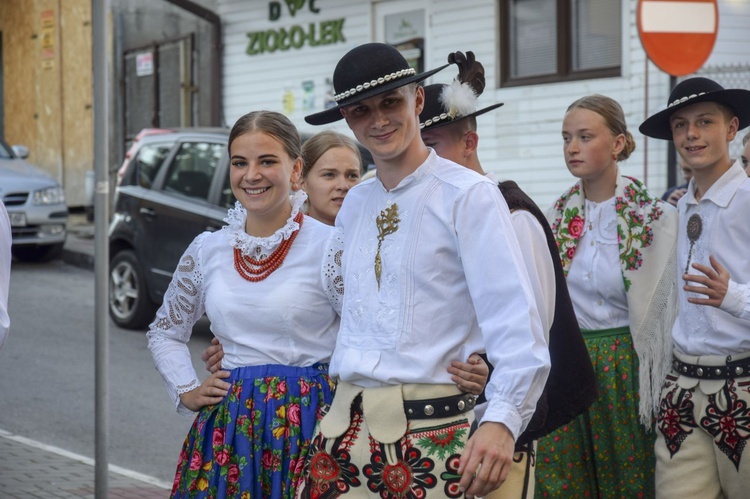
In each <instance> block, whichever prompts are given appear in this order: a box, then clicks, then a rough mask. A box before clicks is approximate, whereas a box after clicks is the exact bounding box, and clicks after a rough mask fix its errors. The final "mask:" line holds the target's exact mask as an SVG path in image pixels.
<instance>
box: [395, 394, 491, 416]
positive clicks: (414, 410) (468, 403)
mask: <svg viewBox="0 0 750 499" xmlns="http://www.w3.org/2000/svg"><path fill="white" fill-rule="evenodd" d="M476 401H477V398H476V396H475V395H472V394H470V393H463V394H461V395H453V396H451V397H441V398H436V399H421V400H404V412H405V413H406V418H407V419H435V418H450V417H453V416H458V415H459V414H463V413H465V412H468V411H470V410H472V409H473V408H474V406H475V405H476Z"/></svg>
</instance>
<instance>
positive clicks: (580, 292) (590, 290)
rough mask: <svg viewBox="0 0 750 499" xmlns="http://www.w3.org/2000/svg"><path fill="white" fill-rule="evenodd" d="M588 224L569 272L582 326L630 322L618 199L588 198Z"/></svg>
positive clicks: (572, 295) (595, 328) (603, 327)
mask: <svg viewBox="0 0 750 499" xmlns="http://www.w3.org/2000/svg"><path fill="white" fill-rule="evenodd" d="M585 210H586V211H585V216H584V218H585V220H586V224H585V226H584V229H583V233H582V234H581V237H580V239H579V240H578V245H577V246H576V252H575V256H574V257H573V260H572V261H571V263H570V270H569V271H568V278H567V283H568V291H569V292H570V299H571V301H572V302H573V309H574V310H575V312H576V317H577V318H578V325H579V326H581V329H589V330H594V331H596V330H601V329H610V328H616V327H623V326H627V325H628V324H629V319H628V299H627V295H626V293H625V283H624V282H623V280H622V268H621V266H620V248H619V243H618V242H617V212H616V211H615V198H614V197H612V198H611V199H608V200H607V201H602V202H601V203H595V202H593V201H589V200H588V199H587V200H586V201H585Z"/></svg>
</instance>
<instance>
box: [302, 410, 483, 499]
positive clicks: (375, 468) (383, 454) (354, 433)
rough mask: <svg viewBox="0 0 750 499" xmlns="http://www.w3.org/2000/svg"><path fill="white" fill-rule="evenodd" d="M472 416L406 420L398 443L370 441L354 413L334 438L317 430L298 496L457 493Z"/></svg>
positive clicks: (402, 498) (389, 497) (400, 498)
mask: <svg viewBox="0 0 750 499" xmlns="http://www.w3.org/2000/svg"><path fill="white" fill-rule="evenodd" d="M472 418H473V416H472V415H471V413H467V414H463V415H461V416H457V417H455V418H444V419H435V420H419V421H410V422H409V430H408V432H407V433H406V435H404V436H403V437H402V438H401V439H400V440H399V441H398V442H396V443H394V444H382V443H380V442H378V441H376V440H375V439H373V438H372V437H371V436H370V434H369V432H368V430H367V424H366V423H365V421H364V418H363V417H362V413H361V412H359V411H356V410H354V411H352V418H351V424H350V426H349V429H348V430H347V432H346V433H345V434H344V435H342V436H341V437H338V438H336V439H326V438H324V437H323V436H322V435H321V434H320V433H318V434H317V435H316V436H315V438H314V440H313V443H312V446H311V449H310V453H309V456H310V458H309V460H308V462H307V465H306V469H305V472H304V479H303V484H302V485H301V486H300V493H299V495H298V497H301V498H311V499H331V498H337V497H348V498H354V497H361V498H381V499H406V498H419V499H421V498H425V499H429V498H437V497H449V498H457V497H462V493H461V492H460V491H459V490H458V484H459V481H460V479H461V476H460V475H459V474H458V465H459V458H460V455H461V451H462V450H463V448H464V446H465V445H466V441H467V440H468V436H469V428H470V426H471V421H470V419H472Z"/></svg>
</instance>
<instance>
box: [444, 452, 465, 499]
mask: <svg viewBox="0 0 750 499" xmlns="http://www.w3.org/2000/svg"><path fill="white" fill-rule="evenodd" d="M460 464H461V455H460V454H454V455H452V456H451V457H449V458H448V460H447V461H446V462H445V469H446V471H445V472H444V473H442V474H441V475H440V478H441V479H442V480H443V481H444V483H445V486H444V487H443V491H444V492H445V497H450V498H456V497H463V495H464V493H463V492H461V489H459V488H458V484H459V482H460V481H461V475H459V474H458V466H459V465H460Z"/></svg>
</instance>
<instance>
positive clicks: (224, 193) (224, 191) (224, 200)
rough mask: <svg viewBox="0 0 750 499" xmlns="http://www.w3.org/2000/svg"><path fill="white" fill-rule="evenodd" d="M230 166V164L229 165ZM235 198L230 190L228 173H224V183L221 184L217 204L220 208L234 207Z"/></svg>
mask: <svg viewBox="0 0 750 499" xmlns="http://www.w3.org/2000/svg"><path fill="white" fill-rule="evenodd" d="M230 168H231V166H230ZM236 201H237V198H235V197H234V193H233V192H232V184H231V183H230V182H229V173H227V174H226V175H224V184H223V185H222V186H221V199H219V206H221V207H222V208H227V209H228V208H234V203H235V202H236Z"/></svg>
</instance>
